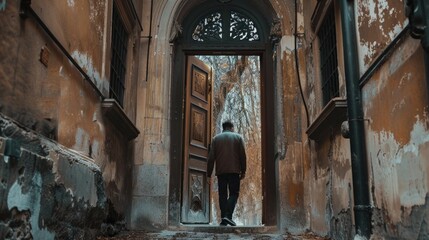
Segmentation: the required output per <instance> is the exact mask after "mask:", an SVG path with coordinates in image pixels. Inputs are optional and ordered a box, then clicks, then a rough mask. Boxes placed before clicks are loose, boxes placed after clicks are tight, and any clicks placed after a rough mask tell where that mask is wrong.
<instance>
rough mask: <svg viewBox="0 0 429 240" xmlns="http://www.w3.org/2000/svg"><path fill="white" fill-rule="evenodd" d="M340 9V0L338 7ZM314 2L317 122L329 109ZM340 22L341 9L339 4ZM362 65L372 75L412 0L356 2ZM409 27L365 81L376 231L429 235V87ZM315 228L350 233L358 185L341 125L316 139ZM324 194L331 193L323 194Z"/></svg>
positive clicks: (312, 107) (310, 85)
mask: <svg viewBox="0 0 429 240" xmlns="http://www.w3.org/2000/svg"><path fill="white" fill-rule="evenodd" d="M337 7H338V6H337ZM313 11H314V6H312V8H304V22H305V30H306V31H305V40H306V42H305V58H306V60H307V63H308V64H307V67H306V72H307V83H306V84H305V88H306V89H305V91H304V93H305V94H306V95H307V96H306V97H307V100H308V102H307V103H308V106H309V112H310V116H311V119H312V121H313V120H314V119H315V118H316V117H317V116H318V114H319V113H320V111H321V107H320V105H319V104H320V100H319V99H321V93H320V89H321V87H320V85H319V84H320V83H319V82H320V77H319V75H320V73H319V70H318V68H319V66H320V63H319V60H318V58H319V55H318V49H317V48H318V40H317V36H315V35H314V34H315V33H314V31H313V29H312V28H311V26H310V24H311V16H312V13H313ZM336 14H337V22H338V20H339V18H338V17H339V14H340V12H339V10H338V9H337V13H336ZM355 14H356V23H357V31H358V32H357V37H358V44H359V45H358V52H359V56H358V57H359V61H360V64H359V69H360V74H361V76H363V75H365V74H367V71H368V69H370V68H371V67H373V66H372V65H373V64H374V63H376V62H377V61H376V59H377V58H378V57H380V56H381V55H382V54H384V53H383V51H384V50H385V49H386V48H387V47H388V46H389V44H391V42H392V41H393V40H394V39H395V38H396V37H397V36H399V35H400V33H401V31H403V29H404V28H405V26H406V25H407V21H408V20H407V19H406V17H405V10H404V1H393V0H392V1H371V0H369V1H360V2H359V3H358V4H356V5H355ZM338 25H339V24H337V44H338V48H337V50H339V52H338V59H339V70H340V96H343V97H345V91H344V90H341V85H343V87H344V79H343V77H342V76H344V73H343V72H344V67H343V64H342V53H341V52H340V51H341V49H342V46H341V45H342V44H341V29H340V28H339V26H338ZM408 35H409V34H408V33H406V34H405V35H404V36H405V37H403V39H402V40H401V41H399V43H398V44H397V45H396V46H394V47H393V50H392V51H391V52H389V53H388V55H386V56H384V57H386V58H385V59H386V61H385V62H381V64H380V66H379V67H378V68H375V70H376V71H375V73H374V75H370V78H369V79H365V80H367V81H366V82H365V83H363V84H364V85H363V86H361V87H362V98H363V99H362V101H363V108H364V114H365V116H364V118H365V128H366V129H365V131H366V132H365V139H366V148H367V156H368V162H369V172H370V179H369V181H370V184H371V192H370V193H369V194H370V197H371V202H372V205H373V207H374V210H373V227H374V229H373V233H374V235H376V236H381V237H384V238H389V239H390V238H400V239H424V238H427V236H428V233H427V229H428V228H427V220H426V219H427V211H428V208H427V200H426V199H427V190H428V189H427V184H428V180H429V179H428V177H427V176H426V174H425V172H427V171H428V170H429V169H428V165H427V164H426V162H427V161H426V159H428V157H429V156H428V140H429V139H428V137H427V136H428V117H427V111H428V93H427V82H426V80H425V77H426V76H425V67H424V57H423V54H424V51H423V49H422V48H421V47H420V43H419V41H417V40H413V39H412V38H411V37H409V36H408ZM311 145H312V147H311V149H312V152H311V159H312V164H311V168H312V169H311V180H310V185H311V193H310V195H311V196H312V197H311V199H312V200H311V213H310V219H311V224H310V226H311V230H313V231H315V232H318V233H320V234H329V235H330V236H332V238H333V239H350V238H352V237H353V235H354V229H353V224H354V220H353V183H352V180H351V178H352V176H351V163H350V152H349V151H350V150H349V148H350V147H349V140H347V139H344V138H343V137H341V135H340V132H339V131H338V129H337V130H335V131H333V132H332V133H331V134H330V135H329V136H326V137H325V138H323V139H322V140H321V141H315V142H313V141H312V143H311ZM320 196H324V197H320Z"/></svg>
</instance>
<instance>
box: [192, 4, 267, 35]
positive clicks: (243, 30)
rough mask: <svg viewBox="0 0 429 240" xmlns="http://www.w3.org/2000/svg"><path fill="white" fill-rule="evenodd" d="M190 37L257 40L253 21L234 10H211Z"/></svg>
mask: <svg viewBox="0 0 429 240" xmlns="http://www.w3.org/2000/svg"><path fill="white" fill-rule="evenodd" d="M192 39H193V40H194V41H197V42H215V41H227V40H231V41H248V42H252V41H258V40H259V39H260V37H259V34H258V28H257V27H256V24H255V21H253V20H252V19H251V18H250V17H249V16H247V15H245V14H243V13H239V12H236V11H222V12H213V13H210V14H208V15H207V16H206V17H204V18H202V20H201V21H200V22H199V23H198V24H197V25H196V26H195V28H194V31H193V32H192Z"/></svg>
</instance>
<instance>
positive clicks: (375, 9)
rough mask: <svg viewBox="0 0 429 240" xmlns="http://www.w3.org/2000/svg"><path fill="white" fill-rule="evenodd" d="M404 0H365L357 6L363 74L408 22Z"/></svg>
mask: <svg viewBox="0 0 429 240" xmlns="http://www.w3.org/2000/svg"><path fill="white" fill-rule="evenodd" d="M404 2H405V1H404V0H399V1H398V0H378V1H375V0H364V1H360V2H359V4H358V5H357V6H356V13H355V15H356V22H357V28H358V38H359V41H358V43H359V46H358V49H359V50H358V51H359V61H360V62H359V67H360V73H361V75H362V74H363V73H364V72H365V71H366V70H367V69H368V67H369V66H370V65H371V63H373V61H374V60H375V59H376V58H377V57H378V56H379V55H380V53H381V52H382V51H383V50H384V49H385V48H386V47H387V45H389V43H391V42H392V40H393V39H394V38H395V37H396V36H397V35H398V34H399V33H400V32H401V30H402V29H404V27H405V26H406V25H407V24H408V19H407V18H406V16H405V3H404Z"/></svg>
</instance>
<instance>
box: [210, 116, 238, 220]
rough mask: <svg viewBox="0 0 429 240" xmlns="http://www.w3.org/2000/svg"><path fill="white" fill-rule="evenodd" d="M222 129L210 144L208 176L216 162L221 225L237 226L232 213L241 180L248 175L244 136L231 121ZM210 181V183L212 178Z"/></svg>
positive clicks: (223, 125) (225, 123) (224, 124)
mask: <svg viewBox="0 0 429 240" xmlns="http://www.w3.org/2000/svg"><path fill="white" fill-rule="evenodd" d="M222 129H223V130H222V133H220V134H218V135H216V136H215V137H214V138H213V141H212V143H211V146H210V153H209V159H208V164H207V177H208V178H210V177H211V175H212V172H213V167H214V164H215V163H216V176H217V179H218V188H219V189H218V191H219V207H220V212H221V218H222V221H221V223H220V225H221V226H226V225H227V224H229V225H231V226H236V224H235V222H234V221H232V214H233V213H234V208H235V205H236V204H237V199H238V194H239V192H240V180H242V179H243V178H244V176H245V175H246V151H245V149H244V141H243V138H242V137H241V135H239V134H238V133H234V125H233V124H232V123H231V122H230V121H226V122H224V123H223V124H222ZM208 182H209V183H210V179H208ZM228 192H229V195H228Z"/></svg>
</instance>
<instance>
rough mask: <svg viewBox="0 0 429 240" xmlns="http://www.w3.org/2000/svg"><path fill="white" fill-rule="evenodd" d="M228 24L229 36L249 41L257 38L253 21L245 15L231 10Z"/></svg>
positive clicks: (256, 30)
mask: <svg viewBox="0 0 429 240" xmlns="http://www.w3.org/2000/svg"><path fill="white" fill-rule="evenodd" d="M230 24H231V26H230V29H229V30H230V32H229V36H230V37H231V38H232V39H237V40H240V41H243V40H247V41H249V42H252V41H256V40H258V39H259V36H258V29H256V26H255V23H254V22H253V21H252V20H251V19H249V18H248V17H247V16H244V15H243V14H241V13H238V12H231V16H230Z"/></svg>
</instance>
